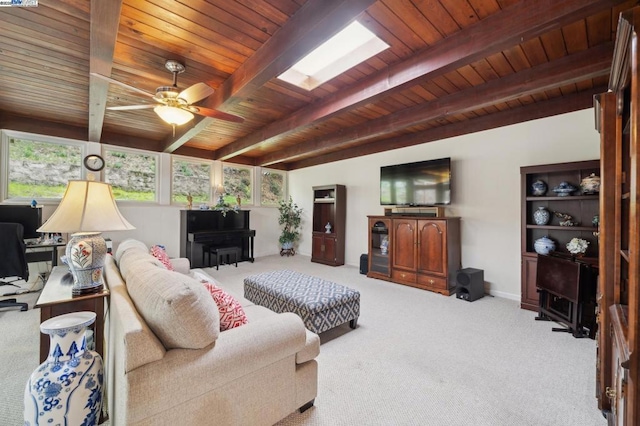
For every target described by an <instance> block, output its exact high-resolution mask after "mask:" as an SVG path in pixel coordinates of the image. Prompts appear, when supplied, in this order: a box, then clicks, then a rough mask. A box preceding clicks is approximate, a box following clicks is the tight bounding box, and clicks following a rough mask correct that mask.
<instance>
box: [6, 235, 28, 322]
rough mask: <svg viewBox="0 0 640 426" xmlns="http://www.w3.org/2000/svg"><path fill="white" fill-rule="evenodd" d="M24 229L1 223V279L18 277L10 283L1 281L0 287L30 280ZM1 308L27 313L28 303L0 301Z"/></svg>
mask: <svg viewBox="0 0 640 426" xmlns="http://www.w3.org/2000/svg"><path fill="white" fill-rule="evenodd" d="M23 234H24V228H23V226H22V225H21V224H19V223H9V222H0V277H14V276H15V277H17V278H16V279H15V280H12V281H8V280H5V279H0V286H7V285H8V286H13V287H16V288H18V289H19V288H20V287H19V286H17V285H15V284H13V283H14V282H15V281H18V280H20V279H23V280H25V281H27V280H28V279H29V266H28V264H27V255H26V247H25V244H24V239H23V238H22V236H23ZM0 308H20V310H21V311H26V310H27V309H28V305H27V304H26V303H20V302H17V301H16V299H5V300H0Z"/></svg>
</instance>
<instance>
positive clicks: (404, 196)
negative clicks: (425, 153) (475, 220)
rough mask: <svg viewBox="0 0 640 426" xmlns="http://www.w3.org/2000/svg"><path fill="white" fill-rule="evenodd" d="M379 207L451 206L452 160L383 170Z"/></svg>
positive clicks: (425, 162)
mask: <svg viewBox="0 0 640 426" xmlns="http://www.w3.org/2000/svg"><path fill="white" fill-rule="evenodd" d="M380 204H381V205H383V206H386V205H389V206H416V207H420V206H438V205H446V204H451V159H450V158H440V159H438V160H427V161H418V162H415V163H406V164H396V165H393V166H383V167H380Z"/></svg>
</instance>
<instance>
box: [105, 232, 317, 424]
mask: <svg viewBox="0 0 640 426" xmlns="http://www.w3.org/2000/svg"><path fill="white" fill-rule="evenodd" d="M172 264H173V266H174V268H176V271H169V270H167V269H166V268H165V267H164V266H163V265H162V263H160V262H159V261H158V260H157V259H155V258H154V257H153V256H151V255H149V248H148V247H147V246H145V245H144V244H143V243H141V242H139V241H136V240H127V241H124V242H122V243H121V244H120V245H119V246H118V250H117V251H116V254H115V256H114V257H113V258H112V257H108V259H107V263H106V265H105V281H106V284H107V286H108V287H109V290H110V291H111V297H110V306H109V312H108V316H107V327H108V341H107V345H106V355H105V357H106V358H107V362H106V367H105V368H106V371H105V373H106V376H107V389H106V395H107V401H106V404H107V407H108V412H109V417H110V419H111V424H112V425H115V426H120V425H123V426H124V425H127V426H132V425H154V426H157V425H173V426H175V425H178V424H179V425H218V426H221V425H252V426H253V425H271V424H274V423H276V422H277V421H279V420H281V419H283V418H284V417H286V416H287V415H289V414H291V413H292V412H294V411H296V410H297V409H301V410H304V409H306V408H308V407H310V406H312V405H313V401H314V399H315V397H316V393H317V381H318V379H317V374H318V372H317V363H316V361H315V358H316V356H317V355H318V354H319V352H320V340H319V338H318V336H317V335H316V334H314V333H312V332H310V331H308V330H306V329H305V327H304V325H303V323H302V320H301V319H300V318H299V317H298V316H296V315H294V314H291V313H284V314H276V313H274V312H271V311H269V310H268V309H266V308H263V307H261V306H257V305H253V304H252V303H250V302H248V301H247V300H246V299H244V298H242V297H239V296H238V295H235V294H234V296H235V297H236V298H237V299H238V301H240V303H241V304H242V305H243V308H244V310H245V312H246V315H247V318H248V320H249V322H248V323H247V324H245V325H242V326H240V327H236V328H232V329H230V330H226V331H222V332H221V331H220V329H219V314H218V309H217V306H216V304H215V302H214V301H213V298H212V297H211V295H210V293H209V292H208V291H207V290H206V289H205V287H204V286H203V285H202V284H201V282H200V281H199V280H198V279H197V278H196V277H198V278H201V277H203V275H202V274H203V272H202V271H201V270H193V271H189V262H188V260H186V259H173V260H172ZM205 277H207V278H208V279H209V280H210V281H211V282H213V283H216V282H215V280H213V278H211V277H208V276H206V275H205ZM216 284H217V285H219V286H220V287H223V286H222V285H220V284H219V283H216ZM223 288H224V287H223Z"/></svg>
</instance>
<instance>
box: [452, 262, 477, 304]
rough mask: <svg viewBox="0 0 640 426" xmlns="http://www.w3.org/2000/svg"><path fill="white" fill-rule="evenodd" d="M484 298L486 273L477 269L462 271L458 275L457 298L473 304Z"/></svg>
mask: <svg viewBox="0 0 640 426" xmlns="http://www.w3.org/2000/svg"><path fill="white" fill-rule="evenodd" d="M483 296H484V271H483V270H482V269H476V268H464V269H460V270H459V271H458V272H457V273H456V297H457V298H458V299H462V300H466V301H468V302H473V301H474V300H478V299H480V298H481V297H483Z"/></svg>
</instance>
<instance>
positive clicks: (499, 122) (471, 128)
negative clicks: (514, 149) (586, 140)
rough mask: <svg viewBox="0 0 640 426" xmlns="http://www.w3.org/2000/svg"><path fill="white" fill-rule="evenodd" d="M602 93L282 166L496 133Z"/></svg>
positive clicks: (589, 102)
mask: <svg viewBox="0 0 640 426" xmlns="http://www.w3.org/2000/svg"><path fill="white" fill-rule="evenodd" d="M606 91H607V87H606V86H601V87H596V88H593V89H590V90H586V91H582V92H578V93H574V94H572V95H569V96H565V97H558V98H554V99H551V100H548V101H543V102H538V103H535V104H528V105H525V106H522V107H518V108H514V109H509V110H505V111H500V112H497V113H494V114H489V115H485V116H482V117H477V118H473V119H470V120H465V121H460V122H458V123H455V124H447V125H444V126H440V127H436V128H432V129H429V130H425V131H423V132H418V133H411V134H408V135H404V136H400V137H391V138H387V139H383V140H378V141H375V142H371V143H368V144H365V145H362V146H357V147H352V148H347V149H344V150H342V151H339V152H332V153H329V154H325V155H317V156H313V157H310V158H305V159H303V160H299V161H294V162H292V163H288V164H286V165H287V166H288V167H287V170H297V169H301V168H305V167H311V166H317V165H319V164H326V163H331V162H334V161H340V160H346V159H348V158H356V157H361V156H364V155H370V154H376V153H379V152H385V151H390V150H393V149H400V148H407V147H410V146H414V145H421V144H424V143H428V142H434V141H439V140H443V139H447V138H452V137H455V136H461V135H466V134H470V133H475V132H481V131H483V130H490V129H496V128H499V127H503V126H510V125H512V124H517V123H523V122H525V121H531V120H537V119H540V118H545V117H550V116H553V115H559V114H566V113H569V112H574V111H579V110H583V109H588V108H591V107H593V96H594V95H596V94H598V93H604V92H606Z"/></svg>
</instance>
